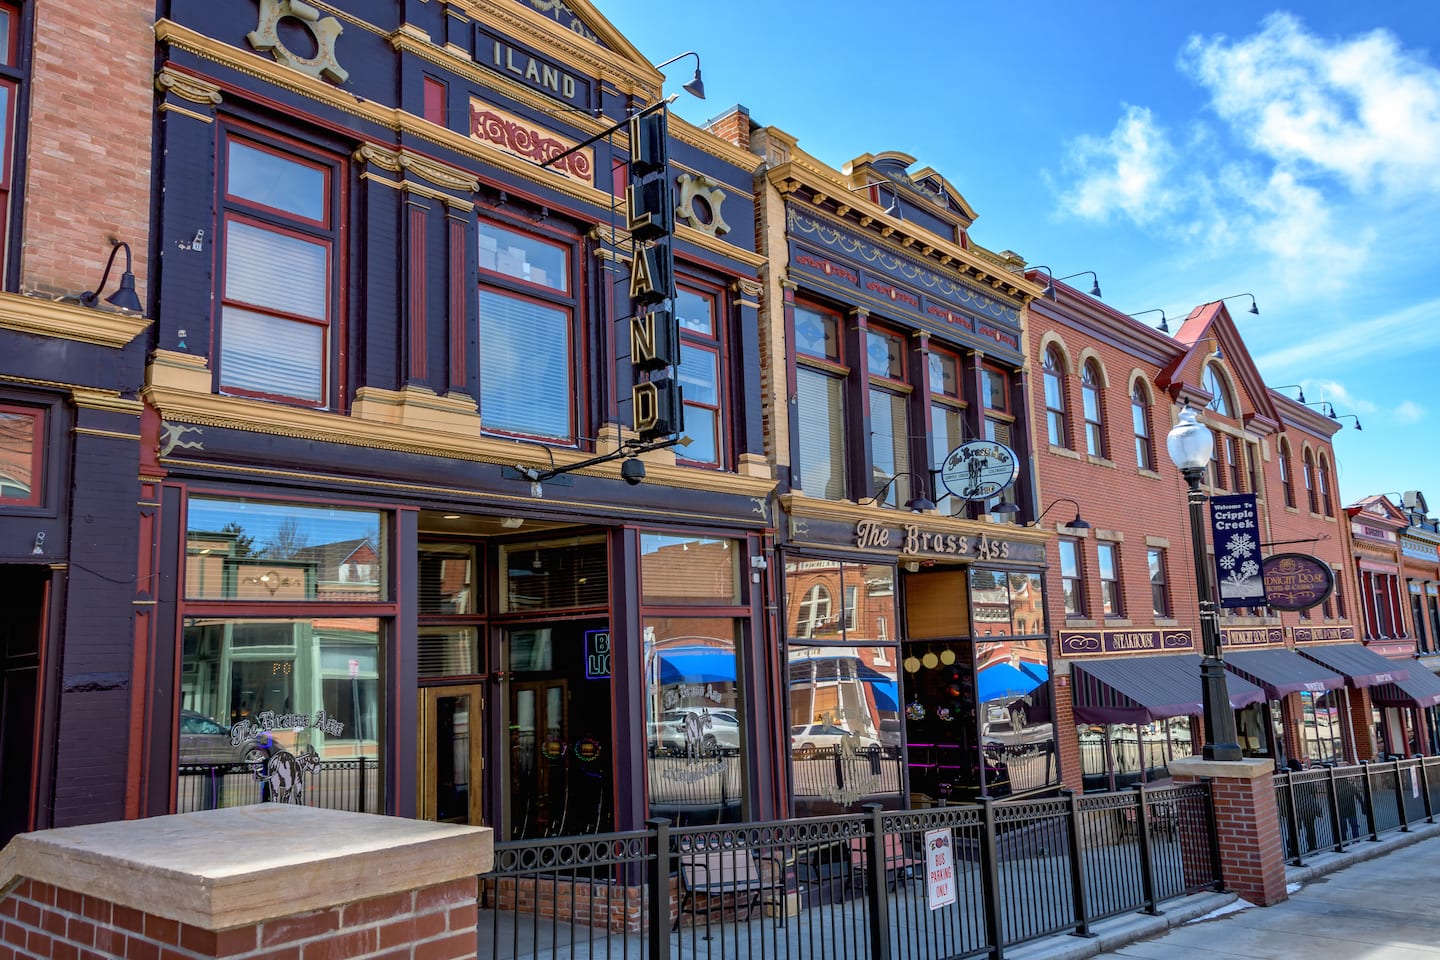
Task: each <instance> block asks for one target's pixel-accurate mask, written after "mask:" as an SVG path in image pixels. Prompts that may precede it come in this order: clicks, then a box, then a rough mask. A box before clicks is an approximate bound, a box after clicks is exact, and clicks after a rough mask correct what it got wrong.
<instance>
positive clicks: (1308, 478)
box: [1304, 448, 1320, 513]
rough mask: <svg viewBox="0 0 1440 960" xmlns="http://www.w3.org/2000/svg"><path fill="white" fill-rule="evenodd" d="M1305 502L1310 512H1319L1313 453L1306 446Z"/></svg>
mask: <svg viewBox="0 0 1440 960" xmlns="http://www.w3.org/2000/svg"><path fill="white" fill-rule="evenodd" d="M1304 471H1305V502H1306V505H1307V506H1308V507H1309V508H1310V512H1311V513H1319V512H1320V501H1319V499H1318V498H1317V495H1316V490H1315V454H1314V453H1313V452H1312V451H1311V450H1309V449H1308V448H1307V449H1306V450H1305V461H1304Z"/></svg>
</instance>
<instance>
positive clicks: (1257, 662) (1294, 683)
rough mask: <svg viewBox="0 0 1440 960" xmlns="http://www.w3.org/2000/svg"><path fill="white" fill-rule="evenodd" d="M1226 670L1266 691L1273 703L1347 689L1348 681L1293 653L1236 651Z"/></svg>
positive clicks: (1332, 671) (1227, 657)
mask: <svg viewBox="0 0 1440 960" xmlns="http://www.w3.org/2000/svg"><path fill="white" fill-rule="evenodd" d="M1225 666H1226V667H1228V668H1229V669H1230V672H1231V673H1238V674H1239V675H1240V676H1242V677H1244V678H1245V679H1246V680H1249V681H1250V682H1251V683H1253V684H1255V685H1256V686H1258V687H1260V688H1261V689H1263V690H1264V691H1265V695H1266V696H1268V697H1269V698H1270V699H1271V700H1279V699H1281V698H1282V697H1285V696H1286V695H1287V694H1291V693H1297V692H1299V691H1301V690H1305V691H1309V692H1310V693H1324V692H1325V691H1326V690H1334V689H1336V688H1338V687H1343V686H1345V678H1344V677H1343V676H1341V675H1340V674H1338V673H1336V672H1335V671H1334V670H1331V669H1330V668H1329V667H1323V666H1321V665H1320V664H1318V663H1316V662H1315V661H1314V660H1311V659H1309V658H1308V657H1302V656H1300V654H1298V653H1296V652H1295V651H1294V650H1286V649H1280V648H1277V649H1275V650H1235V651H1232V652H1229V653H1226V654H1225Z"/></svg>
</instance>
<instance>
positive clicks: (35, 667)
mask: <svg viewBox="0 0 1440 960" xmlns="http://www.w3.org/2000/svg"><path fill="white" fill-rule="evenodd" d="M49 576H50V571H49V569H48V568H39V567H30V566H4V567H0V605H3V607H4V610H5V616H4V617H3V618H0V733H3V736H0V847H3V846H4V845H5V844H6V843H8V842H9V840H10V838H11V837H13V836H15V834H17V833H22V832H24V831H26V830H28V829H30V798H31V796H32V795H33V794H34V789H33V787H34V784H33V783H32V782H31V779H30V778H31V774H32V771H33V769H34V760H35V707H36V704H37V703H38V698H39V691H40V641H41V633H42V632H43V629H44V623H45V617H44V610H45V591H46V585H47V583H48V580H49Z"/></svg>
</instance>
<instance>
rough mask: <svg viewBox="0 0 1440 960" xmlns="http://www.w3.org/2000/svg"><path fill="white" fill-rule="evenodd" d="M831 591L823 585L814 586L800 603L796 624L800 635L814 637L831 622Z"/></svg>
mask: <svg viewBox="0 0 1440 960" xmlns="http://www.w3.org/2000/svg"><path fill="white" fill-rule="evenodd" d="M830 609H831V606H830V591H829V590H828V589H827V588H826V587H825V585H824V584H822V583H817V584H815V585H813V586H812V587H811V588H810V589H809V590H807V591H806V592H805V598H804V599H803V600H801V601H800V611H799V618H798V620H797V622H796V629H797V631H798V635H799V636H802V637H813V636H815V631H817V630H821V629H824V628H825V626H826V625H827V624H829V623H830V622H831V619H832V615H831V612H830Z"/></svg>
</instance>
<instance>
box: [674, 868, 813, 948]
mask: <svg viewBox="0 0 1440 960" xmlns="http://www.w3.org/2000/svg"><path fill="white" fill-rule="evenodd" d="M679 862H680V871H679V872H680V908H679V909H678V910H677V911H676V913H675V922H674V924H673V925H672V926H671V929H672V930H674V929H677V928H679V926H680V920H681V918H682V917H683V916H684V915H685V914H686V913H687V912H690V913H694V914H697V915H698V914H699V913H700V912H701V910H702V909H703V911H704V914H705V923H706V925H707V926H708V925H709V924H710V914H711V912H712V911H713V910H714V908H715V906H716V904H717V903H718V904H719V906H720V910H721V916H722V918H723V916H724V910H725V901H726V898H727V897H728V898H730V900H731V902H732V903H734V905H735V909H736V919H737V920H738V919H740V916H739V910H740V901H741V900H744V901H745V919H747V920H748V919H749V918H750V917H751V916H752V915H753V913H754V910H755V908H756V907H758V906H762V905H766V904H769V905H772V906H775V907H777V908H778V909H777V910H776V914H777V917H778V919H779V921H780V922H783V921H784V918H785V910H784V894H785V865H784V863H783V861H782V860H780V858H778V857H775V856H770V855H766V854H762V853H760V852H758V851H755V850H747V849H745V848H730V849H722V850H692V851H687V852H683V853H681V854H680V856H679ZM702 896H703V897H704V898H705V901H704V905H703V907H702V906H701V904H700V902H699V898H700V897H702Z"/></svg>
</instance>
